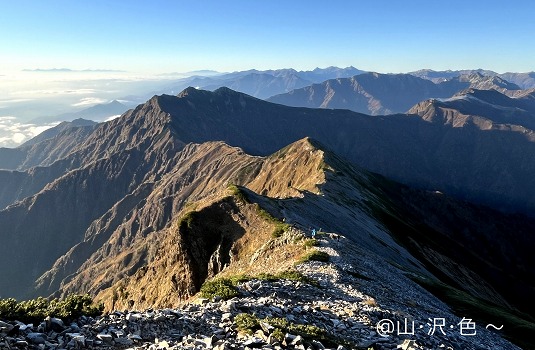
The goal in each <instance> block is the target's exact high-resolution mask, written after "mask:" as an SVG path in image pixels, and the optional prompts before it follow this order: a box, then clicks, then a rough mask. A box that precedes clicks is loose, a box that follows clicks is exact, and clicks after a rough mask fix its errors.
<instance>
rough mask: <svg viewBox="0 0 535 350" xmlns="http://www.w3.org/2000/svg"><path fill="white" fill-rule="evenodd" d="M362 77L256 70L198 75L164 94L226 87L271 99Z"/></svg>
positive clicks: (346, 72)
mask: <svg viewBox="0 0 535 350" xmlns="http://www.w3.org/2000/svg"><path fill="white" fill-rule="evenodd" d="M361 73H364V71H361V70H358V69H356V68H354V67H346V68H338V67H327V68H323V69H322V68H316V69H314V70H312V71H296V70H295V69H278V70H265V71H259V70H255V69H252V70H247V71H241V72H233V73H225V74H221V75H217V76H213V75H210V76H199V75H197V76H193V77H190V78H185V79H181V80H178V81H177V82H175V83H174V84H173V85H172V86H170V87H168V88H167V89H166V90H165V91H162V92H163V93H169V92H174V93H178V92H179V91H182V90H184V89H185V88H187V87H189V86H193V87H197V88H201V89H204V90H216V89H218V88H220V87H223V86H224V87H228V88H230V89H233V90H236V91H240V92H243V93H246V94H248V95H251V96H254V97H258V98H268V97H270V96H273V95H277V94H281V93H284V92H288V91H291V90H293V89H297V88H301V87H304V86H308V85H310V84H313V83H318V82H322V81H324V80H327V79H333V78H340V77H350V76H353V75H356V74H361Z"/></svg>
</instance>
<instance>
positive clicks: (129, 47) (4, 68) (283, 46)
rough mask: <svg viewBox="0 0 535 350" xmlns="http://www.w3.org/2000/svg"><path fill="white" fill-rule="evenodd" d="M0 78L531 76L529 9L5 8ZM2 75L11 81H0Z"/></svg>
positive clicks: (336, 4) (51, 1)
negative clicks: (276, 72)
mask: <svg viewBox="0 0 535 350" xmlns="http://www.w3.org/2000/svg"><path fill="white" fill-rule="evenodd" d="M0 5H1V11H0V33H2V34H1V35H0V74H10V73H11V72H15V71H20V70H24V69H52V68H69V69H73V70H84V69H94V70H96V69H101V70H120V71H128V72H131V73H136V74H158V73H166V72H188V71H193V70H200V69H214V70H218V71H235V70H245V69H251V68H257V69H276V68H290V67H291V68H296V69H298V70H299V69H302V70H308V69H313V68H315V67H327V66H331V65H334V66H349V65H353V66H355V67H356V68H359V69H363V70H368V71H378V72H382V73H389V72H408V71H412V70H417V69H421V68H431V69H435V70H443V69H475V68H484V69H491V70H494V71H497V72H500V73H503V72H506V71H516V72H524V71H532V70H535V59H534V58H535V45H533V33H535V21H533V14H534V13H535V2H533V1H530V0H519V1H509V2H505V1H503V0H502V1H495V0H487V1H478V0H473V1H466V0H462V1H458V0H453V1H451V0H450V1H429V0H426V1H420V0H405V1H396V0H388V1H386V0H373V1H367V0H360V1H359V0H346V1H340V0H330V1H315V0H307V1H300V0H297V1H282V0H270V1H263V0H254V1H252V0H228V1H220V0H218V1H212V0H206V1H203V0H199V1H180V0H152V1H137V0H130V1H119V0H105V1H102V0H92V1H72V0H47V1H41V0H33V1H29V0H18V1H11V0H10V1H5V0H0ZM5 72H8V73H5Z"/></svg>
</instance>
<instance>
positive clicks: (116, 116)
mask: <svg viewBox="0 0 535 350" xmlns="http://www.w3.org/2000/svg"><path fill="white" fill-rule="evenodd" d="M120 116H121V115H120V114H116V115H112V116H110V117H108V118H106V119H104V121H105V122H109V121H110V120H114V119H117V118H119V117H120Z"/></svg>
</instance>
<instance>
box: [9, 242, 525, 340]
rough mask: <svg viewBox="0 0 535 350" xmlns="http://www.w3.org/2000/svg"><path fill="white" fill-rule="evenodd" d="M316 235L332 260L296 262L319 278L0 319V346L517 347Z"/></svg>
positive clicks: (389, 270) (347, 247) (391, 271)
mask: <svg viewBox="0 0 535 350" xmlns="http://www.w3.org/2000/svg"><path fill="white" fill-rule="evenodd" d="M319 242H320V246H319V247H317V248H316V249H318V250H320V251H324V252H326V253H328V254H329V256H330V261H329V262H327V263H323V262H317V261H311V262H306V263H303V264H300V265H298V266H297V269H298V270H299V271H300V272H301V273H302V274H303V275H305V276H306V277H308V278H310V279H311V280H312V281H313V283H304V282H300V281H293V280H278V281H265V280H258V279H253V280H250V281H247V282H244V283H241V284H238V286H237V289H238V291H239V293H240V296H239V297H235V298H233V299H230V300H226V301H224V300H218V299H219V298H217V297H216V298H214V299H212V300H208V299H197V300H195V301H194V302H192V303H188V304H185V305H183V306H182V307H181V308H177V309H162V310H145V311H124V312H121V311H115V312H113V313H111V314H107V315H105V316H102V317H97V318H91V317H81V318H79V319H77V320H76V321H75V322H73V323H71V324H65V323H64V322H63V321H62V320H60V319H57V318H48V319H47V320H44V321H43V322H42V323H41V324H39V325H31V324H30V325H27V324H24V323H21V322H17V321H15V322H11V321H10V322H7V321H0V348H1V349H154V350H156V349H218V350H223V349H248V348H249V349H252V348H262V349H303V350H304V349H325V348H332V349H338V350H342V349H344V348H345V349H518V347H516V346H515V345H512V344H511V343H509V342H508V341H506V340H504V339H503V338H501V337H500V335H499V334H497V333H493V332H490V331H487V330H486V329H485V328H484V325H479V324H476V323H470V322H468V321H467V319H468V318H469V315H464V317H466V319H465V320H464V321H463V318H460V317H457V316H455V315H453V314H452V313H451V311H450V310H449V308H448V307H447V306H446V305H445V304H443V303H441V302H440V301H438V300H437V299H436V298H434V297H433V296H431V295H430V294H429V293H427V292H426V291H425V290H424V289H422V288H420V287H419V286H418V285H416V284H415V283H413V282H412V281H410V280H409V279H408V278H407V277H405V276H404V275H403V274H402V273H400V272H399V271H398V270H396V269H395V268H393V267H391V266H385V265H384V263H382V262H381V260H380V259H378V258H377V257H373V256H370V255H369V253H366V252H365V251H363V250H360V249H359V248H358V247H356V246H354V245H352V244H349V242H348V241H347V240H346V239H345V238H343V237H342V238H341V239H340V240H335V239H330V238H327V237H325V238H322V239H319ZM385 281H388V283H387V282H385ZM412 322H414V326H412V325H413V323H412ZM378 324H379V326H378ZM441 324H443V326H440V325H441ZM389 325H392V326H393V328H389V327H390V326H389ZM472 326H473V327H472ZM433 328H434V329H433Z"/></svg>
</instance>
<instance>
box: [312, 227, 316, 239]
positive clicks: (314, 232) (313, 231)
mask: <svg viewBox="0 0 535 350" xmlns="http://www.w3.org/2000/svg"><path fill="white" fill-rule="evenodd" d="M314 237H316V229H315V228H313V229H312V238H314Z"/></svg>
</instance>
